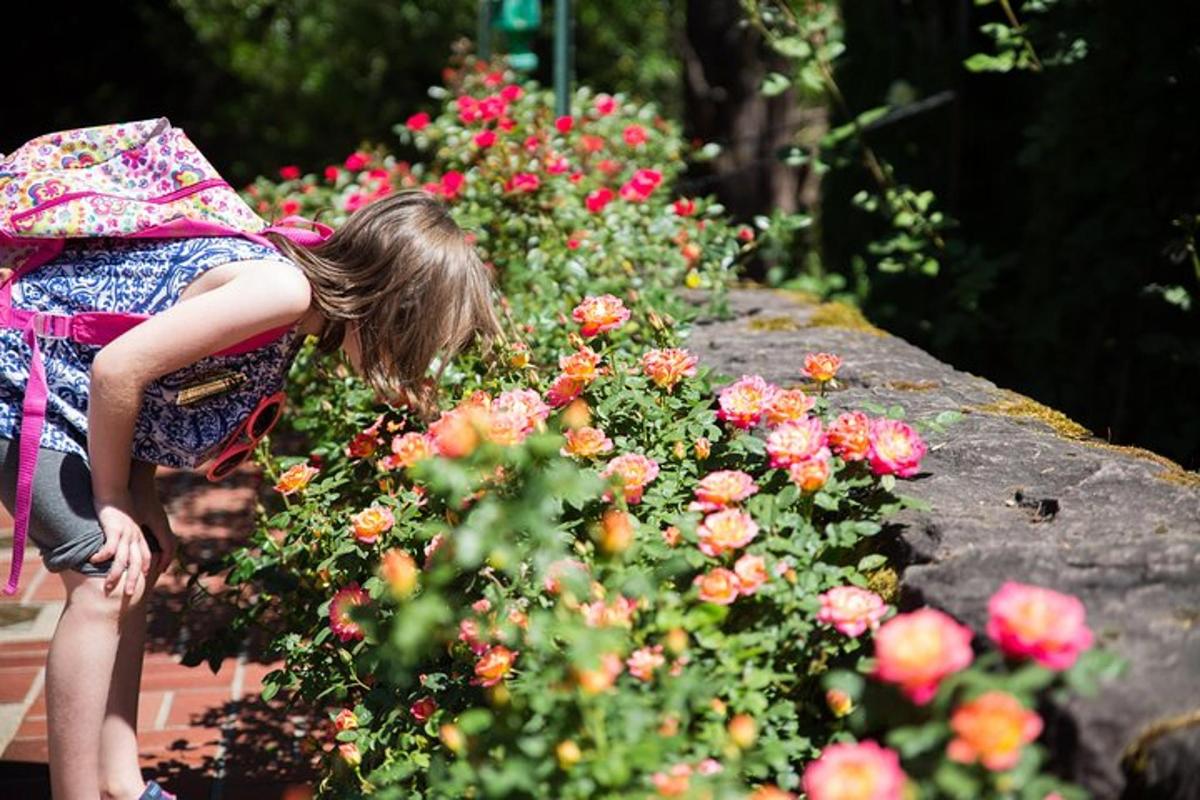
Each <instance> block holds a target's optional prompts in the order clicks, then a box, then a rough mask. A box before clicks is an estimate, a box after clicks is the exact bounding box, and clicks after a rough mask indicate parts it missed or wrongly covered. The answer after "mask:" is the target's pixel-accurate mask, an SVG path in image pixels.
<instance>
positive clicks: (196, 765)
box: [155, 697, 320, 800]
mask: <svg viewBox="0 0 1200 800" xmlns="http://www.w3.org/2000/svg"><path fill="white" fill-rule="evenodd" d="M192 722H193V725H194V726H195V727H196V728H200V729H211V730H214V731H216V730H222V731H223V734H222V735H221V743H222V744H223V749H222V750H221V751H215V752H213V753H201V754H200V758H199V760H197V759H196V758H195V755H194V754H191V753H188V752H186V750H182V751H180V752H179V754H178V757H173V755H172V753H171V751H170V750H169V749H168V751H167V752H166V753H165V754H164V755H163V757H162V758H161V760H160V761H159V763H158V764H157V766H156V768H155V769H156V774H157V776H158V777H159V779H161V780H163V781H164V782H166V781H169V782H170V783H171V784H172V785H179V786H181V787H182V786H184V785H186V784H187V783H188V782H189V781H192V780H194V779H195V776H196V775H197V774H202V775H207V776H219V777H221V779H222V781H223V782H224V783H225V784H227V786H226V787H225V788H226V789H228V788H229V786H232V785H236V784H242V783H251V784H254V785H257V786H262V785H268V784H272V785H273V784H279V785H289V784H300V783H307V782H311V781H312V780H313V779H314V777H315V773H314V771H313V769H312V767H311V766H310V764H309V759H308V758H307V757H306V756H305V755H304V754H303V753H302V752H301V742H302V741H303V739H304V736H305V734H306V733H307V732H308V731H310V730H312V729H313V727H314V726H316V725H318V724H320V722H319V720H317V719H315V718H313V717H311V716H310V715H308V714H305V713H303V712H297V711H294V710H289V709H287V707H286V706H285V704H283V703H281V702H278V701H272V702H270V703H267V702H264V701H263V700H262V699H261V698H259V697H250V698H245V699H242V700H238V701H229V702H226V703H224V704H223V705H221V706H216V707H212V708H209V709H208V710H206V711H205V712H203V713H202V714H198V715H195V716H193V718H192ZM213 743H214V744H215V743H216V742H215V741H214V742H213ZM181 744H183V743H181ZM223 796H224V797H226V798H228V797H229V794H228V791H225V792H223ZM261 798H262V796H261V795H260V796H259V798H258V800H261Z"/></svg>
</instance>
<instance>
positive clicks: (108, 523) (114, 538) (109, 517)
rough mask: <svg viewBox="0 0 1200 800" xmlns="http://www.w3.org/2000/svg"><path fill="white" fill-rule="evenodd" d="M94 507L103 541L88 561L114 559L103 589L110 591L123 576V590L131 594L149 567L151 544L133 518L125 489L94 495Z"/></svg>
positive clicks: (132, 506) (130, 500) (131, 505)
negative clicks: (109, 494) (104, 496)
mask: <svg viewBox="0 0 1200 800" xmlns="http://www.w3.org/2000/svg"><path fill="white" fill-rule="evenodd" d="M95 507H96V518H97V519H98V520H99V521H100V528H101V530H103V531H104V545H103V546H102V547H101V548H100V549H99V550H97V551H96V553H95V555H93V556H92V557H91V558H89V559H88V561H90V562H92V563H93V564H98V563H101V562H103V561H107V560H108V559H110V558H111V559H113V563H112V567H111V568H110V569H109V571H108V576H107V577H106V578H105V579H104V590H105V591H106V592H111V591H112V590H113V588H114V587H116V586H117V584H118V583H120V582H121V578H122V576H124V577H125V594H129V595H131V594H133V593H134V592H135V591H136V590H137V588H138V584H139V583H141V582H143V581H144V580H145V575H146V573H147V572H148V571H149V569H150V547H149V545H147V544H146V537H145V536H144V535H143V534H142V528H141V526H140V525H139V524H138V522H137V520H136V519H135V518H134V515H133V508H134V503H133V498H132V497H131V496H130V495H129V494H128V493H126V494H124V495H122V496H118V497H115V498H111V499H101V498H96V500H95Z"/></svg>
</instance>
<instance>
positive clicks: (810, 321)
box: [689, 290, 1200, 798]
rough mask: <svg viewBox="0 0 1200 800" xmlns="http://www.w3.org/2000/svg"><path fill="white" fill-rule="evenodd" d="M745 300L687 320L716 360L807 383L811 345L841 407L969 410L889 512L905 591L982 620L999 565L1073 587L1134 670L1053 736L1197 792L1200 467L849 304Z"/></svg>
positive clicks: (1137, 791) (1115, 787)
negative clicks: (825, 356) (1084, 423)
mask: <svg viewBox="0 0 1200 800" xmlns="http://www.w3.org/2000/svg"><path fill="white" fill-rule="evenodd" d="M730 302H731V305H732V309H733V311H734V316H733V318H732V319H728V320H722V321H708V322H704V323H701V324H700V325H698V326H697V327H696V328H695V329H694V330H693V332H692V335H691V338H690V344H689V347H690V349H692V350H693V351H695V352H696V353H697V354H698V355H700V357H701V359H702V361H703V363H705V364H707V365H709V366H711V367H712V368H713V369H714V370H715V371H716V372H717V373H723V374H725V375H728V376H731V377H736V376H738V375H741V374H743V373H758V374H761V375H763V376H764V377H765V378H767V379H768V380H771V381H774V382H776V383H778V384H781V385H784V386H787V385H789V384H798V383H800V382H802V380H803V378H802V376H801V374H800V369H801V366H802V359H803V356H804V354H805V353H806V352H810V351H828V352H835V353H838V354H839V355H841V356H842V358H843V359H844V360H845V365H844V366H843V368H842V372H841V373H840V374H839V383H841V384H842V388H841V389H840V390H837V391H835V392H833V393H832V395H831V399H832V402H833V404H834V405H835V406H836V407H839V408H847V409H849V408H855V407H858V406H859V405H860V404H861V403H864V402H871V403H875V404H878V405H882V406H890V405H893V404H897V403H898V404H901V405H903V406H904V408H905V409H906V412H907V418H908V419H910V420H918V419H925V418H931V417H933V416H935V415H937V414H938V413H940V412H942V411H947V410H953V411H959V412H962V413H963V414H964V416H963V418H962V419H961V420H960V421H958V422H956V423H953V424H952V425H950V426H948V427H947V428H946V429H945V432H944V433H941V434H938V435H932V436H930V437H929V445H930V452H929V454H928V455H927V457H926V459H925V461H924V462H923V469H922V473H921V474H920V475H919V476H918V477H916V478H915V479H912V480H910V481H906V482H904V483H903V491H904V492H905V493H906V494H910V495H914V496H917V497H920V498H922V499H924V500H926V501H927V502H929V503H930V504H931V505H932V510H931V511H928V512H924V511H922V512H917V511H913V510H906V511H904V512H903V513H902V514H900V515H898V516H897V517H895V518H894V519H893V520H892V522H893V524H892V525H891V526H889V532H890V536H891V538H890V540H889V545H888V546H889V547H890V548H893V549H894V554H895V555H896V556H897V558H898V561H899V563H900V564H901V566H902V568H903V581H902V595H901V605H902V606H908V605H914V604H917V603H928V604H930V605H933V606H937V607H939V608H942V609H944V610H946V611H948V612H949V613H951V614H953V615H954V616H956V617H958V618H959V619H961V620H963V621H964V622H966V623H968V624H970V625H971V626H972V627H974V628H975V629H976V630H982V628H983V623H984V621H985V619H986V604H987V598H988V597H989V596H990V595H991V594H992V593H993V592H994V591H995V590H996V589H997V588H998V587H999V586H1000V584H1001V582H1003V581H1004V580H1005V579H1010V578H1011V579H1016V580H1020V581H1023V582H1028V583H1033V584H1038V585H1042V586H1049V587H1052V588H1056V589H1059V590H1061V591H1064V592H1069V593H1071V594H1074V595H1077V596H1078V597H1079V598H1080V599H1082V600H1083V602H1084V603H1085V605H1086V606H1087V611H1088V621H1089V624H1090V625H1091V627H1092V629H1093V631H1095V633H1096V636H1097V640H1098V641H1099V642H1100V643H1101V644H1102V645H1104V646H1105V647H1107V648H1110V649H1112V650H1114V651H1116V652H1118V653H1120V654H1121V655H1122V656H1124V657H1125V659H1127V660H1128V669H1127V671H1126V672H1125V673H1124V675H1123V676H1122V677H1120V678H1118V679H1117V680H1115V681H1113V682H1111V683H1109V684H1107V685H1106V686H1105V687H1104V688H1103V689H1102V690H1101V692H1100V694H1098V695H1097V696H1095V697H1092V698H1088V699H1079V700H1075V701H1072V702H1071V703H1070V704H1069V705H1068V706H1066V707H1064V708H1061V709H1053V710H1051V713H1050V715H1049V718H1048V726H1047V738H1048V739H1049V744H1050V746H1051V747H1052V749H1053V750H1054V751H1055V753H1056V761H1057V763H1058V764H1060V765H1061V766H1062V768H1063V769H1064V770H1065V772H1066V773H1067V775H1068V777H1071V778H1072V779H1074V780H1076V781H1078V782H1080V783H1082V784H1083V785H1084V786H1086V787H1087V788H1088V789H1089V790H1090V791H1091V792H1092V793H1093V795H1094V796H1095V797H1097V798H1117V797H1125V798H1132V797H1155V798H1200V476H1198V475H1197V474H1195V473H1189V472H1185V471H1183V470H1182V469H1181V468H1180V467H1179V466H1178V465H1176V464H1174V463H1173V462H1171V461H1169V460H1167V459H1165V458H1162V457H1160V456H1157V455H1155V454H1153V453H1149V452H1147V451H1144V450H1137V449H1134V448H1123V447H1115V446H1112V445H1109V444H1107V443H1106V442H1103V441H1101V440H1098V439H1095V438H1093V437H1091V436H1090V435H1089V434H1088V432H1087V431H1086V430H1085V429H1083V428H1082V427H1080V426H1079V425H1077V424H1075V423H1074V422H1072V421H1071V420H1069V419H1068V418H1067V417H1065V416H1064V415H1062V414H1061V413H1059V412H1056V411H1053V410H1052V409H1048V408H1046V407H1044V406H1041V405H1039V404H1038V403H1036V402H1034V401H1032V400H1029V399H1028V398H1025V397H1022V396H1021V395H1018V394H1016V393H1014V392H1010V391H1006V390H1003V389H999V388H997V387H996V386H995V385H994V384H992V383H990V382H989V381H987V380H985V379H983V378H979V377H976V376H974V375H970V374H967V373H964V372H960V371H958V370H955V369H954V368H953V367H950V366H948V365H946V364H943V363H941V362H940V361H938V360H937V359H935V358H933V357H932V356H930V355H929V354H928V353H925V352H923V351H922V350H919V349H917V348H916V347H913V346H912V345H910V344H908V343H907V342H905V341H903V340H901V339H898V338H896V337H894V336H890V335H888V334H886V333H884V332H883V331H880V330H878V329H875V328H873V327H872V326H870V325H869V324H867V323H866V322H865V320H863V319H862V318H861V317H860V316H858V314H857V312H856V311H855V310H854V309H850V308H848V307H845V306H840V305H835V304H814V303H811V302H806V301H805V300H804V299H803V298H800V297H798V296H793V295H788V294H784V293H780V292H771V291H767V290H737V291H735V292H733V294H732V297H731V299H730Z"/></svg>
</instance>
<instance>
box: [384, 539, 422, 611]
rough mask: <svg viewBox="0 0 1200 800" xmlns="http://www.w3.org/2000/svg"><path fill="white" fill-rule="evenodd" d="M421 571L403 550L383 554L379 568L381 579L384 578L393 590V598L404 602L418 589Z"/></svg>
mask: <svg viewBox="0 0 1200 800" xmlns="http://www.w3.org/2000/svg"><path fill="white" fill-rule="evenodd" d="M419 574H420V570H419V569H418V568H417V562H416V561H415V560H414V559H413V557H412V556H410V555H409V554H408V553H406V552H404V551H403V550H399V549H394V550H388V551H387V552H386V553H384V554H383V560H382V562H381V563H380V566H379V577H381V578H383V580H384V582H385V583H387V585H388V587H389V588H391V590H392V596H393V597H395V598H396V599H397V600H402V599H403V598H405V597H408V596H409V595H411V594H412V593H413V591H414V590H415V589H416V588H417V576H418V575H419Z"/></svg>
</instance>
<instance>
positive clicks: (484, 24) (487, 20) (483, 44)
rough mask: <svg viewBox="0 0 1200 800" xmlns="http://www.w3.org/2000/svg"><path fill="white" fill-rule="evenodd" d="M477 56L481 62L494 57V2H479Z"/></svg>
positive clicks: (481, 0) (484, 0)
mask: <svg viewBox="0 0 1200 800" xmlns="http://www.w3.org/2000/svg"><path fill="white" fill-rule="evenodd" d="M475 54H476V55H477V56H479V58H480V60H482V61H488V60H490V59H491V57H492V0H479V24H478V25H477V26H476V28H475Z"/></svg>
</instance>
